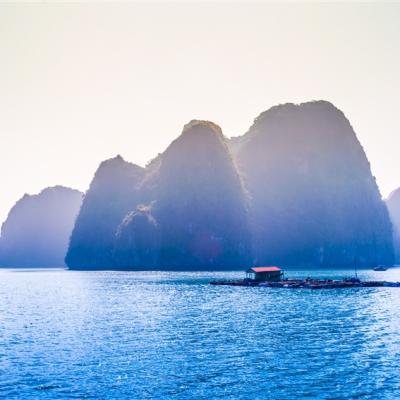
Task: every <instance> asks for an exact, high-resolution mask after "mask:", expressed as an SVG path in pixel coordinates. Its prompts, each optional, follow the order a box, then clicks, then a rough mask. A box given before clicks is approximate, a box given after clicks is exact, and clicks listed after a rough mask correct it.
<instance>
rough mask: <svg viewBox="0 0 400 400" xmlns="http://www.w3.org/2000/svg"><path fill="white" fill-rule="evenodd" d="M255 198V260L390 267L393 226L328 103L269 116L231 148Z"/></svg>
mask: <svg viewBox="0 0 400 400" xmlns="http://www.w3.org/2000/svg"><path fill="white" fill-rule="evenodd" d="M232 151H233V152H234V153H235V156H236V159H237V163H238V166H239V170H240V171H241V173H242V175H243V179H244V181H245V185H246V187H247V189H248V191H249V193H250V197H251V208H250V209H251V219H252V231H253V238H254V242H253V243H254V254H255V261H256V263H259V264H271V263H278V264H283V265H323V266H336V265H337V266H339V265H351V264H352V263H353V262H354V257H357V260H358V263H359V264H360V265H364V266H367V265H373V264H377V263H378V264H391V263H392V262H393V247H392V240H391V223H390V220H389V217H388V213H387V210H386V207H385V205H384V203H383V201H382V200H381V196H380V193H379V190H378V187H377V185H376V182H375V179H374V177H373V176H372V174H371V170H370V165H369V163H368V160H367V157H366V155H365V153H364V151H363V148H362V147H361V145H360V143H359V142H358V140H357V138H356V135H355V133H354V131H353V129H352V127H351V125H350V123H349V121H348V120H347V119H346V117H345V116H344V115H343V113H342V112H341V111H339V110H338V109H337V108H335V107H334V106H333V105H332V104H330V103H328V102H325V101H318V102H310V103H304V104H300V105H294V104H285V105H281V106H276V107H273V108H271V109H270V110H268V111H266V112H264V113H262V114H261V115H260V116H259V117H258V118H257V119H256V120H255V122H254V124H253V126H252V127H251V128H250V130H249V131H248V132H247V133H246V134H245V135H244V136H243V137H241V138H236V139H235V141H234V143H233V144H232Z"/></svg>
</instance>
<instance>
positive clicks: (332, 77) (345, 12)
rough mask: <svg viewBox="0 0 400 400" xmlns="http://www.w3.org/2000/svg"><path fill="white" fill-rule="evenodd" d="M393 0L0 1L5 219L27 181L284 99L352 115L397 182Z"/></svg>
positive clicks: (147, 150)
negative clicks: (195, 122)
mask: <svg viewBox="0 0 400 400" xmlns="http://www.w3.org/2000/svg"><path fill="white" fill-rule="evenodd" d="M399 21H400V3H392V4H390V3H367V4H362V3H353V4H348V3H336V4H328V3H320V4H317V3H311V4H301V3H298V2H296V3H292V4H290V3H285V4H282V3H281V4H271V3H264V4H254V5H250V4H248V3H242V4H240V3H239V4H238V3H236V4H234V3H229V2H223V3H203V4H201V3H196V4H194V3H191V4H188V3H186V4H183V3H181V4H179V3H175V4H172V3H171V4H169V3H166V2H163V4H162V5H157V4H147V5H143V4H134V3H126V2H125V3H94V2H89V3H77V2H75V3H70V4H61V3H53V4H50V3H46V2H42V3H30V4H29V3H26V4H22V3H19V4H15V3H14V5H13V4H11V3H9V4H6V3H0V186H1V189H2V191H1V195H0V221H3V220H4V219H5V217H6V215H7V213H8V210H9V209H10V207H11V206H12V205H13V204H14V203H15V201H16V200H17V199H18V198H20V197H21V196H22V195H23V194H24V193H25V192H26V193H32V194H33V193H37V192H39V191H40V190H41V189H43V188H45V187H47V186H52V185H56V184H61V185H65V186H70V187H73V188H77V189H80V190H82V191H85V190H86V189H87V188H88V185H89V183H90V180H91V178H92V176H93V174H94V172H95V170H96V168H97V166H98V164H99V163H100V162H101V161H102V160H104V159H106V158H110V157H113V156H115V155H117V154H121V155H122V156H123V157H124V158H125V159H127V160H128V161H132V162H135V163H137V164H139V165H144V164H145V163H146V162H147V161H149V160H150V159H151V158H153V157H154V156H156V155H157V153H159V152H162V151H163V150H164V149H165V148H166V147H167V145H168V144H169V143H170V142H171V141H172V140H173V139H174V138H176V137H177V136H178V135H179V134H180V132H181V130H182V127H183V125H184V124H185V123H186V122H188V121H189V120H191V119H194V118H196V119H208V120H211V121H214V122H216V123H217V124H219V125H220V126H221V127H222V130H223V132H224V134H225V135H227V136H237V135H241V134H243V133H245V132H246V130H247V129H248V128H249V127H250V125H251V124H252V121H253V119H254V118H255V117H256V116H257V115H258V114H259V113H260V112H262V111H264V110H266V109H268V108H269V107H271V106H273V105H276V104H279V103H285V102H295V103H299V102H304V101H309V100H313V99H325V100H328V101H331V102H332V103H334V104H335V105H336V106H337V107H339V108H340V109H341V110H342V111H343V112H344V113H345V114H346V116H347V117H348V118H349V120H350V122H351V123H352V125H353V127H354V129H355V130H356V133H357V135H358V138H359V140H360V141H361V143H362V145H363V146H364V149H365V151H366V153H367V156H368V158H369V160H370V162H371V165H372V170H373V173H374V175H375V176H376V177H377V181H378V184H379V186H380V189H381V192H382V194H383V196H387V195H388V194H389V193H390V192H391V191H392V190H393V189H395V188H397V187H399V186H400V157H399V154H400V151H399V147H400V115H399V106H400V101H399V99H400V22H399Z"/></svg>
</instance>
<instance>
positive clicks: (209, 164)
mask: <svg viewBox="0 0 400 400" xmlns="http://www.w3.org/2000/svg"><path fill="white" fill-rule="evenodd" d="M158 179H159V186H158V188H159V189H158V197H157V203H156V209H155V215H156V218H157V220H158V221H159V224H160V226H161V232H162V233H161V244H160V246H161V247H160V263H161V265H162V266H163V267H164V268H174V269H180V268H185V267H191V268H196V269H207V268H212V269H214V268H215V269H224V268H232V267H233V268H235V267H242V268H243V265H248V264H249V263H250V262H251V247H250V232H249V228H248V215H247V208H246V200H245V195H244V191H243V187H242V182H241V180H240V177H239V175H238V172H237V170H236V167H235V164H234V162H233V160H232V157H231V154H230V153H229V150H228V148H227V145H226V143H225V139H224V137H223V135H222V133H221V129H220V128H219V127H218V126H217V125H215V124H213V123H211V122H206V121H192V122H191V123H189V124H188V125H186V126H185V128H184V130H183V133H182V135H181V136H180V137H179V138H178V139H176V140H175V141H174V142H173V143H172V144H171V145H170V146H169V147H168V149H167V150H166V151H165V153H164V154H163V155H162V162H161V165H160V169H159V176H158Z"/></svg>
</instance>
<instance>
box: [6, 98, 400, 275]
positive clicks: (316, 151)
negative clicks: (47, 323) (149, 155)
mask: <svg viewBox="0 0 400 400" xmlns="http://www.w3.org/2000/svg"><path fill="white" fill-rule="evenodd" d="M79 196H80V194H79ZM72 204H73V205H74V207H75V206H77V207H79V206H80V201H78V195H77V199H76V201H73V202H71V203H70V205H72ZM62 207H66V206H65V204H64V205H63V206H62ZM395 207H397V208H398V209H399V210H400V202H397V203H396V206H395ZM68 210H69V211H68V215H70V216H71V218H73V219H75V214H77V217H76V221H75V224H73V223H72V224H70V225H68V227H69V229H70V231H69V233H68V235H70V240H69V245H68V250H67V249H65V250H66V258H65V260H66V264H67V265H68V267H69V268H70V269H84V270H85V269H94V270H96V269H123V270H229V269H238V268H240V269H244V268H246V267H248V266H250V265H253V264H254V265H264V264H267V265H269V264H277V265H284V266H288V265H296V266H315V267H333V266H351V265H353V264H354V262H355V261H356V262H357V264H358V265H359V266H360V267H370V266H375V265H379V264H382V265H392V264H393V263H394V261H395V258H394V247H393V237H392V235H393V229H392V223H391V221H390V218H389V213H388V210H387V207H386V204H385V202H384V201H383V200H382V198H381V195H380V192H379V189H378V187H377V184H376V182H375V178H374V177H373V176H372V173H371V168H370V164H369V162H368V159H367V157H366V154H365V152H364V150H363V148H362V146H361V144H360V142H359V141H358V139H357V137H356V134H355V132H354V130H353V128H352V126H351V125H350V123H349V121H348V120H347V118H346V117H345V115H344V114H343V113H342V112H341V111H340V110H338V109H337V108H336V107H335V106H334V105H332V104H331V103H329V102H327V101H313V102H307V103H302V104H299V105H296V104H291V103H288V104H283V105H278V106H275V107H272V108H271V109H269V110H267V111H265V112H263V113H262V114H260V115H259V116H258V117H257V118H256V119H255V121H254V123H253V125H252V126H251V127H250V129H249V130H248V131H247V132H246V133H245V134H244V135H243V136H240V137H235V138H232V139H228V138H226V137H225V136H224V135H223V133H222V131H221V129H220V127H219V126H218V125H216V124H214V123H212V122H209V121H198V120H193V121H191V122H189V123H188V124H187V125H185V127H184V128H183V131H182V133H181V135H180V136H179V137H178V138H177V139H176V140H175V141H173V142H172V143H171V144H170V146H169V147H168V148H167V149H166V150H165V151H164V152H163V153H162V154H159V155H158V156H157V157H156V158H155V159H154V160H152V161H151V162H150V163H149V164H148V165H147V166H146V167H145V168H142V167H140V166H137V165H135V164H131V163H129V162H127V161H125V160H123V159H122V157H120V156H117V157H115V158H113V159H110V160H106V161H104V162H103V163H101V165H100V166H99V168H98V170H97V171H96V173H95V175H94V178H93V180H92V182H91V184H90V187H89V190H88V191H87V193H86V194H85V196H84V199H83V202H82V205H81V206H80V211H79V213H77V209H75V208H73V207H72V208H68ZM74 210H75V211H74ZM33 212H34V211H33V209H32V213H33ZM391 214H392V215H395V213H394V212H393V211H392V212H391ZM44 217H46V218H47V216H44ZM44 217H43V218H44ZM52 220H53V223H54V225H55V226H58V224H59V223H60V221H59V220H58V219H57V218H53V219H52ZM26 221H28V219H26V218H25V219H21V220H20V221H19V227H20V229H21V230H22V231H23V230H24V229H25V227H26V226H29V227H30V228H29V229H31V225H26V224H27V222H26ZM9 224H10V223H9V222H6V224H5V226H6V227H7V226H8V225H9ZM72 225H73V226H72ZM65 228H66V229H65V230H64V231H63V238H64V239H65V232H66V230H67V226H66V225H65ZM32 229H34V228H32ZM54 229H55V228H54ZM8 235H9V233H7V229H5V228H4V227H3V232H2V239H1V241H3V239H4V240H5V241H7V236H8ZM3 236H4V238H3ZM64 239H63V240H64ZM24 240H25V239H24ZM395 240H396V236H395ZM29 246H31V247H35V244H34V241H32V242H30V241H29ZM9 248H10V247H9ZM15 248H18V247H15ZM0 249H1V242H0ZM48 250H49V251H50V248H49V247H48ZM0 251H1V250H0ZM0 254H1V253H0ZM25 258H26V259H27V260H28V261H27V262H28V263H29V253H27V254H26V256H25ZM50 258H51V257H50V255H49V259H50ZM0 262H1V259H0ZM59 263H60V262H59V261H57V264H59ZM48 264H49V262H46V265H48ZM1 265H2V266H5V264H4V263H2V264H1ZM8 265H9V263H8ZM15 266H16V265H15Z"/></svg>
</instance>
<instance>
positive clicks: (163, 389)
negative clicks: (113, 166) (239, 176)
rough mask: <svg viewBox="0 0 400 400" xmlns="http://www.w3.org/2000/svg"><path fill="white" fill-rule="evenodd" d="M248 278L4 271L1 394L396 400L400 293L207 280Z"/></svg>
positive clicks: (398, 276) (391, 275)
mask: <svg viewBox="0 0 400 400" xmlns="http://www.w3.org/2000/svg"><path fill="white" fill-rule="evenodd" d="M352 273H353V271H343V270H338V271H325V272H312V270H310V271H304V270H303V271H301V270H296V271H289V272H288V273H287V275H288V276H297V277H305V276H307V275H312V276H318V277H325V276H328V277H343V276H345V275H352ZM359 275H360V277H361V278H364V279H380V280H383V279H385V280H393V281H400V269H390V270H388V271H387V272H373V271H361V272H359ZM241 276H243V274H242V273H238V272H231V273H204V272H202V273H176V272H168V273H167V272H166V273H160V272H111V271H110V272H107V271H105V272H74V271H66V270H40V271H33V270H0V397H1V398H4V399H282V400H290V399H400V288H390V287H382V288H352V289H331V290H310V289H295V290H294V289H272V288H254V287H253V288H251V287H229V286H212V285H209V284H208V282H209V281H210V280H213V279H227V278H238V277H241Z"/></svg>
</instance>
